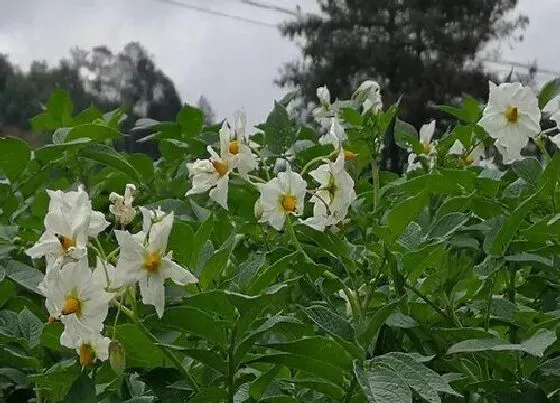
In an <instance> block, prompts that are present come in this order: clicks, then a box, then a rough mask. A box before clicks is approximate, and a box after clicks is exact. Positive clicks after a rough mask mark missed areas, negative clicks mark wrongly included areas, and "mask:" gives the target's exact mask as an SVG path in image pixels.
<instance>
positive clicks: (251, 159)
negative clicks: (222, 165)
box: [220, 110, 258, 179]
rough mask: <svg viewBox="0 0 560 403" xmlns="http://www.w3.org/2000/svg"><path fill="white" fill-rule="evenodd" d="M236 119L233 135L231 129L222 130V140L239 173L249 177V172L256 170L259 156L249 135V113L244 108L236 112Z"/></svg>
mask: <svg viewBox="0 0 560 403" xmlns="http://www.w3.org/2000/svg"><path fill="white" fill-rule="evenodd" d="M234 121H235V130H234V133H233V137H231V136H230V133H229V131H225V130H224V131H223V132H222V131H220V141H221V142H224V145H223V146H224V147H227V148H228V151H229V153H230V158H231V159H232V160H233V165H234V166H235V167H236V168H237V171H238V172H239V175H241V177H243V178H245V179H247V178H248V176H247V175H248V174H249V172H251V171H253V170H255V169H256V168H257V166H258V162H257V156H256V155H255V154H253V151H252V150H251V147H254V146H255V145H256V144H255V143H253V142H251V141H250V140H249V136H248V135H247V115H246V114H245V111H244V110H240V111H237V112H236V113H235V116H234ZM222 137H223V138H222ZM225 142H227V144H225Z"/></svg>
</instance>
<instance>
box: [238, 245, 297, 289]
mask: <svg viewBox="0 0 560 403" xmlns="http://www.w3.org/2000/svg"><path fill="white" fill-rule="evenodd" d="M298 255H299V252H298V251H296V252H292V253H290V254H289V255H287V256H283V257H281V258H280V259H277V260H275V261H274V262H273V263H272V264H271V265H269V266H265V267H264V269H262V270H260V271H259V272H258V273H257V276H256V277H254V278H253V279H252V281H251V282H250V283H249V286H248V287H247V292H248V293H249V294H251V295H254V294H258V293H259V292H261V291H262V290H264V289H265V288H266V287H268V286H269V285H270V284H271V283H273V282H275V281H276V278H277V277H278V276H279V275H280V274H282V273H283V272H284V271H285V270H286V269H287V268H288V267H290V265H291V264H292V262H293V261H294V258H295V257H296V256H298Z"/></svg>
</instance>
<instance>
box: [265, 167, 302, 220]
mask: <svg viewBox="0 0 560 403" xmlns="http://www.w3.org/2000/svg"><path fill="white" fill-rule="evenodd" d="M306 185H307V184H306V182H305V181H304V180H303V178H302V177H301V175H300V174H298V173H295V172H292V170H291V168H290V166H289V165H288V167H287V169H286V171H285V172H280V173H278V175H277V176H276V178H274V179H272V180H270V181H269V182H267V183H265V184H260V185H259V191H260V193H261V195H260V198H259V200H258V201H257V203H258V206H255V212H259V213H260V218H259V222H262V223H264V222H268V223H269V224H270V225H271V226H272V227H273V228H274V229H276V230H278V231H280V230H282V228H284V223H285V221H286V216H287V215H288V214H292V215H294V216H299V215H301V214H302V213H303V205H304V199H305V188H306Z"/></svg>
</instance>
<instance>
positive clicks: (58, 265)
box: [26, 185, 197, 366]
mask: <svg viewBox="0 0 560 403" xmlns="http://www.w3.org/2000/svg"><path fill="white" fill-rule="evenodd" d="M135 190H136V188H135V187H134V185H127V186H126V190H125V195H124V197H123V196H120V195H118V194H116V193H112V194H111V195H110V201H111V202H112V203H113V204H112V205H111V207H110V210H111V212H112V213H113V214H114V215H115V218H116V221H117V223H120V224H123V225H126V224H129V223H131V222H132V220H133V219H134V216H135V210H134V208H133V206H132V201H133V195H134V192H135ZM47 192H48V194H49V196H50V203H49V211H48V213H47V214H46V216H45V219H44V225H45V231H44V233H43V234H42V236H41V237H40V239H39V240H38V241H37V242H36V243H35V245H34V246H33V247H31V248H29V249H28V250H27V251H26V253H27V255H29V256H30V257H32V258H35V259H37V258H42V257H44V258H45V262H46V269H45V275H44V277H43V279H42V281H41V282H40V284H39V286H38V289H39V291H40V292H41V293H42V295H43V296H44V297H45V306H46V308H47V310H48V312H49V315H50V319H49V320H50V321H54V320H60V321H61V322H62V323H63V324H64V331H63V333H62V335H61V336H60V343H61V344H62V345H63V346H66V347H69V348H72V349H75V350H76V351H77V353H78V354H79V357H80V363H81V365H82V366H87V365H90V364H91V363H92V362H95V361H96V360H100V361H105V360H106V359H107V358H108V356H109V343H110V340H109V338H108V337H106V336H104V335H103V328H104V321H105V319H106V317H107V313H108V309H109V305H110V303H111V301H112V300H113V299H114V298H115V297H117V296H118V295H120V294H122V293H123V292H124V291H125V290H126V287H125V286H129V285H134V284H135V283H136V282H138V284H139V287H140V292H141V295H142V300H143V302H144V303H145V304H151V305H154V306H155V308H156V312H157V314H158V315H159V316H161V315H162V314H163V308H164V303H165V294H164V286H163V282H164V280H165V279H166V278H171V279H172V280H173V281H174V282H175V283H177V284H182V285H185V284H189V283H195V282H197V279H196V278H195V277H194V276H193V275H192V274H191V273H190V272H189V271H188V270H186V269H183V268H182V267H180V266H178V265H177V264H175V263H174V262H173V261H172V260H171V252H166V249H167V238H168V236H169V232H170V231H171V227H172V225H173V213H169V214H165V213H163V212H162V211H161V210H159V209H158V210H157V211H151V210H148V209H145V208H142V207H141V208H140V210H141V211H142V214H143V229H142V231H140V232H138V233H136V234H130V233H129V232H127V231H119V230H115V234H116V237H117V241H118V243H119V248H120V249H119V250H120V254H119V257H118V261H117V266H116V268H115V267H114V266H113V265H111V264H110V263H109V262H108V261H107V259H106V258H105V254H104V253H103V252H102V251H101V250H100V249H97V259H96V260H97V264H96V267H95V269H94V270H92V269H90V267H89V264H88V247H92V248H95V247H94V246H93V245H92V244H91V243H90V242H89V240H90V238H97V236H98V235H99V234H100V233H101V232H102V231H104V230H105V229H106V228H107V227H108V226H109V222H108V221H107V220H106V219H105V216H104V214H103V213H101V212H99V211H94V210H93V209H92V206H91V201H90V199H89V195H88V194H87V193H86V192H85V190H84V188H83V187H82V186H80V187H79V188H78V190H77V191H70V192H62V191H60V190H57V191H50V190H48V191H47Z"/></svg>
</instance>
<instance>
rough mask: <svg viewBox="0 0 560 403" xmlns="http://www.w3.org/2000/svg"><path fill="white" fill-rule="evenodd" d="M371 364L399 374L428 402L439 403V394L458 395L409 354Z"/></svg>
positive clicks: (389, 355)
mask: <svg viewBox="0 0 560 403" xmlns="http://www.w3.org/2000/svg"><path fill="white" fill-rule="evenodd" d="M370 363H371V364H372V365H375V366H380V367H384V368H388V369H390V370H392V371H394V372H396V373H397V374H399V375H400V376H401V377H402V378H403V379H404V380H405V381H406V383H407V384H408V385H409V386H410V388H411V389H414V391H415V392H416V393H418V394H419V395H420V396H421V397H422V398H423V399H424V400H426V401H428V402H433V403H439V402H440V401H441V399H440V398H439V396H438V392H445V393H449V394H452V395H458V393H457V392H455V391H454V390H453V389H452V388H451V386H449V384H448V383H447V382H446V381H445V380H444V379H443V378H442V377H441V376H440V375H439V374H438V373H437V372H434V371H432V370H431V369H429V368H428V367H426V366H425V365H423V364H421V363H419V362H418V361H416V360H415V359H414V358H412V357H411V356H409V355H408V354H405V353H397V352H395V353H388V354H384V355H381V356H379V357H376V358H374V359H372V360H370ZM459 396H460V395H459Z"/></svg>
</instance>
